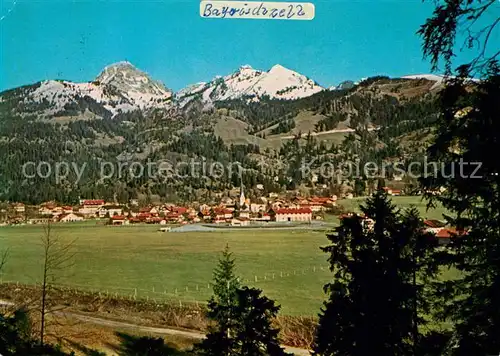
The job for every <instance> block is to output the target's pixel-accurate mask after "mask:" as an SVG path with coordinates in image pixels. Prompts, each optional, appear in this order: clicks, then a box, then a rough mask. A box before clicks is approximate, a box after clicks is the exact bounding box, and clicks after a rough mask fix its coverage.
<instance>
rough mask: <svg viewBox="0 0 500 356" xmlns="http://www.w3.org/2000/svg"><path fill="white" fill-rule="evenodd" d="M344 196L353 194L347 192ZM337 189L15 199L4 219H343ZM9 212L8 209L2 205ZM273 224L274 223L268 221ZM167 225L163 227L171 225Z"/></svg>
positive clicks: (244, 222)
mask: <svg viewBox="0 0 500 356" xmlns="http://www.w3.org/2000/svg"><path fill="white" fill-rule="evenodd" d="M383 189H384V190H385V191H386V192H387V194H388V195H390V196H400V195H402V191H401V190H396V189H391V188H388V187H384V188H383ZM341 199H353V196H352V194H346V195H344V196H342V197H341ZM337 200H338V197H337V196H336V195H332V196H328V197H318V196H312V197H301V196H298V195H297V196H294V197H292V198H290V197H285V196H280V195H278V194H276V193H270V194H269V195H268V197H260V198H258V199H255V201H252V200H251V199H249V198H247V197H245V191H244V189H243V187H241V188H240V193H239V197H234V198H230V197H222V198H221V199H220V202H219V203H218V204H213V205H208V204H191V205H189V206H178V205H175V204H148V205H146V206H142V207H141V206H140V205H139V202H138V201H137V200H131V201H130V202H129V204H117V203H114V202H106V201H105V200H103V199H81V200H80V201H79V205H77V206H61V205H59V204H57V203H56V202H46V203H43V204H40V206H27V205H25V204H23V203H12V204H10V206H9V209H10V214H8V215H7V219H6V221H0V226H1V225H4V226H5V225H19V224H30V225H33V224H47V223H49V222H50V223H70V222H83V221H96V223H98V224H105V225H110V226H122V225H131V224H158V225H163V226H168V225H170V226H172V225H175V226H179V225H180V226H182V225H187V224H211V225H216V226H221V227H222V226H228V227H249V226H253V225H260V226H262V225H263V224H264V225H266V223H270V222H273V223H275V224H274V226H275V225H276V224H277V223H295V224H307V223H311V222H312V221H313V220H316V221H322V220H324V219H325V215H328V214H330V215H337V216H338V217H339V219H343V218H346V217H349V216H352V214H353V212H345V211H343V210H342V209H341V208H338V206H337ZM0 213H3V214H4V215H5V213H6V211H5V209H0ZM363 219H364V222H363V224H364V226H365V227H366V228H369V229H370V228H372V224H373V221H372V220H371V219H368V218H363ZM269 225H271V224H269ZM424 225H425V228H426V230H427V231H428V232H432V233H434V234H436V236H437V237H439V241H440V243H447V242H449V240H450V238H451V236H452V235H453V234H455V233H456V231H455V230H454V229H453V228H449V227H446V224H445V223H444V222H442V221H439V220H424ZM169 230H170V228H168V227H163V228H161V231H169Z"/></svg>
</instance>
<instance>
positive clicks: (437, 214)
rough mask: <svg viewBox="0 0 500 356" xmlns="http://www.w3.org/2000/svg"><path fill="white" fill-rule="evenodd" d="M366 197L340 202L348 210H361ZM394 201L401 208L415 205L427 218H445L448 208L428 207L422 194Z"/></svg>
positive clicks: (393, 198)
mask: <svg viewBox="0 0 500 356" xmlns="http://www.w3.org/2000/svg"><path fill="white" fill-rule="evenodd" d="M365 200H366V198H354V199H344V200H341V201H339V204H340V205H342V206H344V207H345V208H346V210H347V211H354V212H359V211H360V209H359V205H360V204H363V203H364V201H365ZM392 202H393V203H394V204H395V205H396V206H397V207H398V208H400V209H407V208H409V207H411V206H414V207H416V208H417V209H418V211H419V212H420V216H422V218H425V219H437V220H443V213H446V210H445V209H444V208H443V207H438V208H436V209H430V210H428V209H427V203H426V201H425V200H423V199H422V197H420V196H401V197H392Z"/></svg>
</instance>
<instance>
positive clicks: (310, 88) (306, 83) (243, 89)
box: [176, 64, 323, 106]
mask: <svg viewBox="0 0 500 356" xmlns="http://www.w3.org/2000/svg"><path fill="white" fill-rule="evenodd" d="M322 90H323V88H322V87H321V86H319V85H318V84H316V83H315V82H314V81H313V80H311V79H309V78H307V77H306V76H304V75H302V74H299V73H297V72H295V71H293V70H291V69H288V68H285V67H284V66H282V65H280V64H276V65H274V66H273V67H272V68H271V69H270V70H269V71H267V72H266V71H261V70H258V69H254V68H252V67H251V66H250V65H243V66H240V67H239V69H238V70H237V71H236V72H234V73H233V74H230V75H227V76H225V77H220V76H217V77H215V78H214V79H213V80H211V81H210V82H208V83H206V84H204V85H203V86H202V87H200V86H195V87H192V86H191V88H185V89H182V90H181V91H179V92H178V93H177V94H176V98H177V99H178V100H179V102H180V103H181V106H182V105H185V104H187V103H188V102H189V101H191V100H192V99H193V98H195V97H198V98H200V97H201V99H202V101H203V102H204V103H205V104H209V103H213V102H215V101H222V100H231V99H240V98H244V97H250V98H252V99H253V100H259V99H260V98H262V97H264V96H269V97H270V98H274V99H284V100H292V99H299V98H303V97H307V96H310V95H312V94H315V93H317V92H320V91H322ZM195 94H198V95H195Z"/></svg>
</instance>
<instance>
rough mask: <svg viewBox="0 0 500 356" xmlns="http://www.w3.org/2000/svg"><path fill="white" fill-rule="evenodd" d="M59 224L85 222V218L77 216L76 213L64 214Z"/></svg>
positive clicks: (59, 218)
mask: <svg viewBox="0 0 500 356" xmlns="http://www.w3.org/2000/svg"><path fill="white" fill-rule="evenodd" d="M58 221H59V222H75V221H83V217H82V216H79V215H76V214H74V213H69V214H62V215H59V217H58Z"/></svg>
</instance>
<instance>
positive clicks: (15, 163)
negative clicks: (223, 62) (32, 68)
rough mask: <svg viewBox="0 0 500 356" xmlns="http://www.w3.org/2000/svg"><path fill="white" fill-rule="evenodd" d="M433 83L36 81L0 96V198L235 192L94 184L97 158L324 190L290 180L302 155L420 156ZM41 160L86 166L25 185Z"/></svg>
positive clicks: (434, 112)
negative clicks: (29, 167) (207, 165)
mask: <svg viewBox="0 0 500 356" xmlns="http://www.w3.org/2000/svg"><path fill="white" fill-rule="evenodd" d="M441 82H442V78H441V77H434V76H429V75H418V76H411V77H407V78H389V77H386V76H374V77H370V78H366V79H363V80H360V81H359V82H353V81H344V82H342V83H340V84H339V85H337V86H335V87H332V88H324V87H322V86H321V85H319V84H318V83H316V82H315V81H314V80H312V79H310V78H307V77H306V76H304V75H302V74H299V73H297V72H294V71H293V70H290V69H287V68H285V67H283V66H281V65H275V66H273V67H272V68H271V69H269V70H267V71H263V70H257V69H254V68H251V67H250V66H242V67H240V68H239V69H238V70H236V71H235V72H234V73H232V74H229V75H226V76H219V77H216V78H214V79H212V80H210V81H208V82H206V83H198V84H194V85H191V86H188V87H187V88H184V89H182V90H180V91H178V92H174V91H172V90H170V89H169V88H168V87H166V86H165V85H163V84H162V83H160V82H158V81H156V80H154V79H152V78H151V77H150V76H149V75H147V74H146V73H144V72H142V71H140V70H138V69H137V68H135V67H134V66H133V65H132V64H130V63H128V62H119V63H116V64H112V65H110V66H108V67H106V68H104V70H103V71H102V72H101V73H100V74H99V75H98V76H97V78H96V79H95V80H94V81H92V82H87V83H73V82H70V81H64V80H47V81H43V82H38V83H34V84H30V85H26V86H23V87H19V88H15V89H11V90H6V91H3V92H1V93H0V201H1V200H11V201H24V202H32V203H39V202H42V201H48V200H57V201H60V202H67V203H72V202H74V201H77V199H78V197H79V196H81V197H88V198H91V197H95V198H102V199H106V200H117V201H119V202H126V201H128V199H129V198H137V197H146V196H156V197H162V199H166V196H168V199H170V201H192V200H198V201H205V200H207V201H210V199H212V198H213V197H212V196H210V192H218V193H219V194H224V193H223V192H225V191H226V190H227V189H231V188H232V187H236V186H239V185H240V184H241V181H240V180H239V179H237V177H236V176H234V175H232V174H227V175H224V176H223V177H221V178H220V179H219V178H217V179H211V178H210V179H209V180H208V181H207V180H206V179H205V178H206V177H196V176H193V177H191V178H190V179H187V180H186V179H184V178H182V177H178V176H173V177H167V178H166V179H164V178H165V177H162V176H158V175H157V174H151V175H150V174H149V172H148V174H147V175H146V176H142V175H141V177H137V176H135V174H131V173H130V172H128V171H126V172H124V175H119V176H114V179H110V180H103V179H102V173H103V172H102V170H101V169H102V166H101V164H102V162H106V164H107V165H109V164H111V165H116V166H117V167H118V166H121V165H122V163H127V162H128V163H130V162H135V163H139V164H146V163H148V162H167V163H169V164H170V165H171V166H172V167H174V166H176V165H177V164H178V162H181V163H182V162H188V161H189V160H192V159H194V160H203V159H207V160H209V161H212V162H213V161H216V162H219V163H222V164H223V165H224V167H230V166H231V165H232V164H233V163H238V164H241V165H242V166H244V167H245V174H244V177H243V179H244V184H245V186H247V187H248V188H249V189H250V188H252V187H254V186H255V184H263V185H264V187H265V190H266V191H267V192H278V191H282V190H283V189H284V188H283V187H284V186H286V187H287V189H291V190H294V189H296V188H297V187H301V189H302V188H305V187H308V188H307V189H317V188H318V187H319V188H318V189H326V188H325V187H328V184H329V181H327V180H325V179H323V180H322V181H320V182H316V183H314V184H313V185H314V186H313V185H311V182H310V181H309V178H308V177H303V176H302V175H301V174H300V170H299V165H300V164H301V162H303V161H304V159H307V160H309V161H311V162H314V166H312V167H311V168H312V169H315V170H319V169H321V164H322V163H323V162H331V163H333V164H335V165H337V164H340V163H341V162H343V161H345V160H350V161H352V160H355V159H359V160H360V161H361V162H373V161H375V162H378V161H380V160H399V159H405V161H408V160H409V157H413V156H417V157H420V156H419V155H420V154H421V152H422V150H425V146H426V142H427V141H428V140H429V139H430V138H431V137H432V130H431V127H432V125H433V123H434V122H435V120H436V118H437V117H438V111H439V109H438V106H437V104H436V98H437V96H436V95H435V94H436V93H437V92H438V90H439V88H440V87H442V86H441ZM375 128H376V130H375ZM40 162H43V163H44V165H47V164H50V165H53V167H56V166H57V164H58V162H71V164H72V167H73V164H75V165H77V166H78V167H86V168H85V170H83V171H82V172H83V173H82V175H77V174H76V171H75V172H74V171H71V172H69V173H68V177H65V178H64V179H63V180H61V179H59V178H57V179H56V177H55V176H49V177H48V178H47V179H46V178H43V177H39V176H34V177H33V179H32V178H28V177H27V176H26V174H25V172H23V167H25V166H24V164H26V163H28V164H33V163H36V164H38V163H40ZM37 167H38V168H40V167H39V166H37ZM30 173H31V171H30ZM115 173H118V172H117V171H115ZM180 173H182V174H183V175H184V174H185V172H180ZM117 177H118V178H117ZM120 177H121V178H120ZM351 183H352V182H351ZM316 185H317V186H316ZM315 194H316V193H315ZM318 194H319V193H318ZM321 194H323V193H321ZM329 194H330V193H329Z"/></svg>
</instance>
